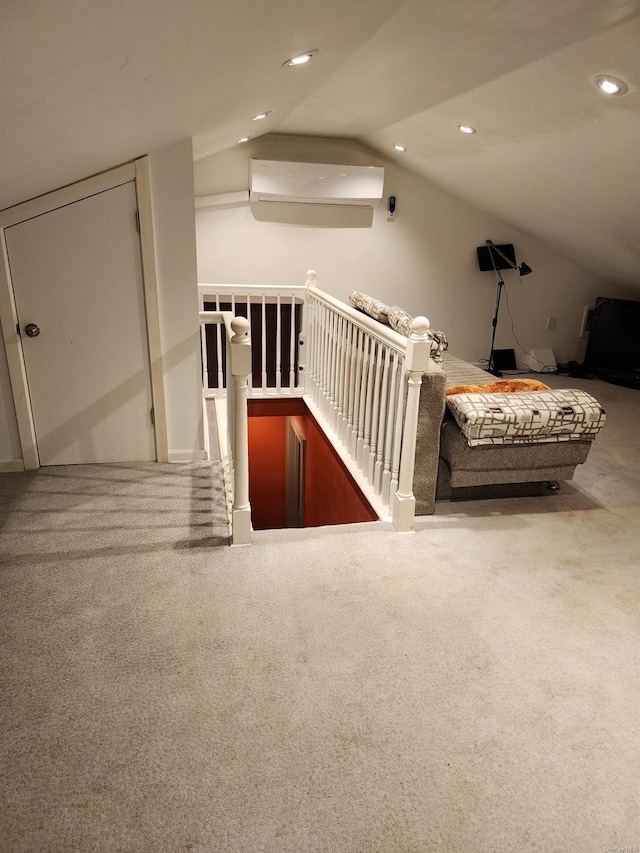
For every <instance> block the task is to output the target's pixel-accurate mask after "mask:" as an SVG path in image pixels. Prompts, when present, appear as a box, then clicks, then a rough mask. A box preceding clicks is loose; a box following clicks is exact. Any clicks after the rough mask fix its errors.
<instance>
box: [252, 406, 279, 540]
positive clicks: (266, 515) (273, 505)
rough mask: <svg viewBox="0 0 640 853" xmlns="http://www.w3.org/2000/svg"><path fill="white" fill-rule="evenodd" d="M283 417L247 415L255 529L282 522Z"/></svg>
mask: <svg viewBox="0 0 640 853" xmlns="http://www.w3.org/2000/svg"><path fill="white" fill-rule="evenodd" d="M286 424H287V419H286V417H283V416H280V417H249V423H248V426H249V503H250V504H251V522H252V524H253V526H254V528H255V529H256V530H271V529H275V528H278V527H284V526H285V479H284V476H285V451H286Z"/></svg>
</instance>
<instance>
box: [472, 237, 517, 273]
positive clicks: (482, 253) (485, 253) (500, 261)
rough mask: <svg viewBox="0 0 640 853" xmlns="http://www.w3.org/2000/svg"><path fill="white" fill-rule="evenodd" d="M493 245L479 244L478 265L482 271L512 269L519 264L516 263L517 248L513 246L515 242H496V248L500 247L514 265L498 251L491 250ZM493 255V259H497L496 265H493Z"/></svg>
mask: <svg viewBox="0 0 640 853" xmlns="http://www.w3.org/2000/svg"><path fill="white" fill-rule="evenodd" d="M492 248H493V247H492V246H478V248H477V252H478V266H479V267H480V272H491V271H492V270H494V269H497V270H510V269H513V267H515V266H517V264H516V250H515V249H514V248H513V243H505V244H504V245H498V244H497V243H496V245H495V248H496V249H499V250H500V251H501V252H502V254H503V255H506V256H507V258H509V260H510V261H511V263H512V264H513V267H512V266H511V265H510V264H509V263H507V261H505V259H504V258H503V257H501V256H500V255H499V254H498V253H497V252H493V251H491V254H489V252H490V250H491V249H492ZM492 255H493V261H495V267H494V265H493V261H492V260H491V256H492Z"/></svg>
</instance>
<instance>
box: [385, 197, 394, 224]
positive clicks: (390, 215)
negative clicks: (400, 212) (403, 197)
mask: <svg viewBox="0 0 640 853" xmlns="http://www.w3.org/2000/svg"><path fill="white" fill-rule="evenodd" d="M395 218H396V197H395V196H394V195H390V196H389V208H388V211H387V219H388V220H393V219H395Z"/></svg>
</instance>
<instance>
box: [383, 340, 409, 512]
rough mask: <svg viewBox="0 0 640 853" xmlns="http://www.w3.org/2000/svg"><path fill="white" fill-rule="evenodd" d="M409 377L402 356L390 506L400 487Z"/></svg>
mask: <svg viewBox="0 0 640 853" xmlns="http://www.w3.org/2000/svg"><path fill="white" fill-rule="evenodd" d="M406 385H407V378H406V375H405V369H404V358H403V357H402V356H400V358H399V363H398V402H397V405H396V420H395V424H394V427H393V455H392V458H391V480H390V481H389V501H388V504H389V507H391V503H392V500H393V496H394V495H395V493H396V490H397V488H398V472H399V470H400V450H401V448H402V426H403V423H404V392H405V388H406Z"/></svg>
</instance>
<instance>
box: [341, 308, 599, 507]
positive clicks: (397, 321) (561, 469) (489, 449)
mask: <svg viewBox="0 0 640 853" xmlns="http://www.w3.org/2000/svg"><path fill="white" fill-rule="evenodd" d="M349 301H350V302H351V304H352V305H355V306H356V307H357V308H359V309H360V310H362V311H365V312H366V313H368V314H369V315H370V316H372V317H374V318H375V319H377V320H378V321H379V322H385V323H388V324H389V325H391V326H392V328H395V330H396V331H398V332H400V333H401V334H407V332H408V328H409V325H410V322H411V317H410V316H409V315H408V314H406V312H404V311H403V310H402V309H400V308H398V307H397V306H391V307H388V306H385V305H384V304H383V303H381V302H379V301H378V300H376V299H373V298H372V297H369V296H367V295H366V294H362V293H359V292H354V293H353V294H351V297H350V299H349ZM432 338H433V342H432V358H431V360H430V362H429V367H428V369H427V371H426V372H425V373H424V374H423V377H422V386H421V388H420V407H419V416H418V430H417V443H416V467H415V475H414V486H413V491H414V495H415V497H416V513H417V514H418V515H429V514H431V513H433V512H434V509H435V503H436V500H437V499H438V500H443V499H454V498H456V497H461V496H469V490H470V489H472V488H474V487H482V486H502V485H505V484H538V483H542V484H545V483H551V484H556V483H557V481H562V480H570V479H571V478H572V477H573V474H574V471H575V469H576V466H577V465H579V464H581V463H582V462H584V461H585V460H586V458H587V456H588V454H589V450H590V448H591V444H592V442H593V440H594V438H595V436H596V435H597V432H598V431H599V429H600V428H601V427H602V425H603V423H604V420H605V413H604V410H603V409H602V407H601V406H600V404H599V403H598V401H597V400H595V399H594V398H593V397H591V396H590V395H588V394H585V393H584V392H581V391H575V390H572V389H567V390H557V389H556V390H555V391H552V392H551V391H550V392H544V391H541V392H537V391H525V392H522V393H520V394H518V393H516V394H507V395H502V394H497V395H489V394H482V393H479V394H471V395H467V394H463V395H460V396H458V395H456V396H455V398H454V397H448V396H447V388H451V386H454V385H456V386H459V385H479V386H483V385H487V384H489V383H493V382H494V381H495V377H493V376H492V375H491V374H489V373H487V372H486V371H484V370H482V369H480V368H479V367H476V366H475V365H472V364H469V363H468V362H465V361H463V360H462V359H459V358H456V357H455V356H453V355H450V354H449V353H448V352H447V351H446V350H447V342H446V338H445V336H444V335H443V334H442V332H434V333H433V334H432ZM454 400H455V403H454V402H453V401H454Z"/></svg>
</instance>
